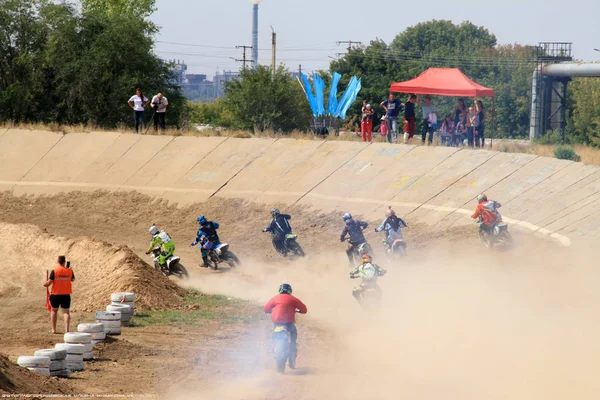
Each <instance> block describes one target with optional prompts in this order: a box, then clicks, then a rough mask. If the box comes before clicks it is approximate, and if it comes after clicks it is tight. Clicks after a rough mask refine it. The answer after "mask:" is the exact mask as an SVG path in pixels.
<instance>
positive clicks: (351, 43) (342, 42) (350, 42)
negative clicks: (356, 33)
mask: <svg viewBox="0 0 600 400" xmlns="http://www.w3.org/2000/svg"><path fill="white" fill-rule="evenodd" d="M344 43H347V44H348V47H347V49H348V51H350V50H352V45H353V44H362V42H357V41H355V40H340V41H337V42H335V44H337V45H340V44H344Z"/></svg>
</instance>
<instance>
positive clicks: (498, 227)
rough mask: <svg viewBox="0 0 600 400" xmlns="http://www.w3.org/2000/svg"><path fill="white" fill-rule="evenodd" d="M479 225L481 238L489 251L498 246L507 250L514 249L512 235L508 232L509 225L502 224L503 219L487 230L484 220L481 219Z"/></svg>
mask: <svg viewBox="0 0 600 400" xmlns="http://www.w3.org/2000/svg"><path fill="white" fill-rule="evenodd" d="M478 225H479V238H480V239H481V241H482V242H483V245H484V246H485V247H487V248H488V249H491V248H493V247H494V246H496V245H501V246H503V247H505V248H510V247H512V245H513V239H512V235H511V234H510V232H508V224H506V223H504V222H502V219H500V220H498V221H497V222H496V223H495V224H494V225H493V226H492V227H491V228H489V229H486V228H484V227H483V219H482V218H481V217H479V224H478Z"/></svg>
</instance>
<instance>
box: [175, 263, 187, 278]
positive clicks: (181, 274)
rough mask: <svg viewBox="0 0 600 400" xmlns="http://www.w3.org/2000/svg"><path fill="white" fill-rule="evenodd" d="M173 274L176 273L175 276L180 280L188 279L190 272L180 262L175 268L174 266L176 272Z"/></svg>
mask: <svg viewBox="0 0 600 400" xmlns="http://www.w3.org/2000/svg"><path fill="white" fill-rule="evenodd" d="M175 274H176V275H177V277H178V278H179V279H181V280H184V281H185V280H188V279H190V274H189V273H188V270H187V268H185V267H184V266H183V265H181V264H177V268H176V272H175Z"/></svg>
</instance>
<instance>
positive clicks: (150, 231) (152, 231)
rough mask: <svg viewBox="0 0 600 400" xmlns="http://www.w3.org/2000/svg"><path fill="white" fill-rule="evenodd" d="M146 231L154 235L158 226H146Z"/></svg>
mask: <svg viewBox="0 0 600 400" xmlns="http://www.w3.org/2000/svg"><path fill="white" fill-rule="evenodd" d="M148 232H149V233H150V234H151V235H152V236H154V235H156V234H158V228H157V227H156V226H155V225H152V226H151V227H150V228H148Z"/></svg>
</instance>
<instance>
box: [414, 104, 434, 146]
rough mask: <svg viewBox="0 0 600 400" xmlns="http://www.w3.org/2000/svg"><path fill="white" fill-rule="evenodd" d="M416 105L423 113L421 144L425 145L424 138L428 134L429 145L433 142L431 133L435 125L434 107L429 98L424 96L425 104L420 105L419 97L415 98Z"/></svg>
mask: <svg viewBox="0 0 600 400" xmlns="http://www.w3.org/2000/svg"><path fill="white" fill-rule="evenodd" d="M417 104H418V105H420V106H421V111H422V112H423V133H422V134H421V142H423V144H425V137H426V136H427V133H429V144H431V143H432V142H433V132H434V130H435V125H436V124H437V114H436V110H435V105H434V104H433V103H432V102H431V96H425V104H422V103H421V100H420V98H419V97H417Z"/></svg>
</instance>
